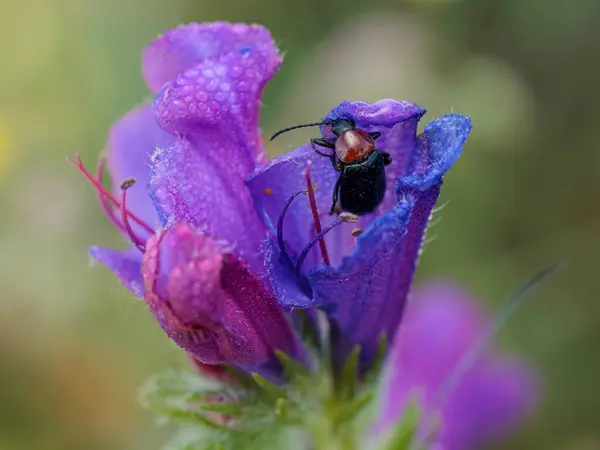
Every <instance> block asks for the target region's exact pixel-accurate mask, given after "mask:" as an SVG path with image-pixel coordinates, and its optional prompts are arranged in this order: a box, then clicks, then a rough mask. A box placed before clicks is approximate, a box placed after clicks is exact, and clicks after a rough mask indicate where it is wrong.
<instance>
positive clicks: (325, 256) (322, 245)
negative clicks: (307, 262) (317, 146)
mask: <svg viewBox="0 0 600 450" xmlns="http://www.w3.org/2000/svg"><path fill="white" fill-rule="evenodd" d="M304 175H305V177H306V186H307V188H308V198H309V200H310V210H311V211H312V215H313V220H314V221H315V230H316V232H317V234H320V233H321V231H323V227H321V219H320V217H319V211H318V210H317V200H316V199H315V191H314V189H313V184H312V181H311V179H310V163H309V164H308V165H307V166H306V172H305V173H304ZM319 247H320V248H321V255H322V256H323V263H325V264H326V265H328V266H329V265H331V262H330V260H329V253H328V252H327V244H326V243H325V238H324V237H322V238H321V239H319Z"/></svg>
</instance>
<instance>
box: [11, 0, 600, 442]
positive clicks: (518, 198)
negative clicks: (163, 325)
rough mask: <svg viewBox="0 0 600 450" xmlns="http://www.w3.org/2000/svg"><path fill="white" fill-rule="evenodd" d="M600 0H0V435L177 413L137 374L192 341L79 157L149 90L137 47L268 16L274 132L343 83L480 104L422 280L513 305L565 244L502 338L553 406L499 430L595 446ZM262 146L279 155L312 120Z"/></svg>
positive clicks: (137, 436) (26, 438)
mask: <svg viewBox="0 0 600 450" xmlns="http://www.w3.org/2000/svg"><path fill="white" fill-rule="evenodd" d="M598 5H600V3H598V2H593V1H589V2H586V1H581V2H560V1H559V0H550V1H547V2H536V1H535V0H508V1H505V2H484V1H481V0H461V1H443V0H435V1H434V0H411V1H398V0H377V1H372V2H364V1H360V0H332V1H329V2H325V3H323V2H317V1H305V2H278V1H276V0H246V1H244V2H240V1H237V0H222V1H220V2H211V1H208V0H196V1H192V0H174V1H171V2H164V1H159V0H146V1H142V0H130V1H128V2H123V1H117V0H106V1H103V2H94V1H91V0H82V1H80V0H30V1H27V2H17V1H16V0H3V1H1V2H0V53H1V54H2V61H3V64H2V70H0V186H1V187H2V189H0V207H1V211H2V214H1V215H0V231H1V232H0V287H1V289H2V290H1V292H2V297H1V299H0V381H1V383H0V449H2V450H5V449H6V450H15V449H19V450H20V449H23V450H55V449H56V450H79V449H86V450H96V449H98V450H114V449H127V450H137V449H139V450H142V449H143V450H151V449H159V448H160V447H161V445H162V443H163V442H164V440H165V438H166V436H167V435H168V434H169V432H170V430H169V429H165V428H159V427H156V426H155V423H154V418H153V417H152V415H151V414H150V413H147V412H146V411H144V410H142V409H141V407H140V406H139V405H138V404H137V400H136V396H137V388H138V386H139V385H140V384H141V383H142V382H143V380H144V379H145V378H146V377H148V376H149V375H151V374H153V373H154V372H157V371H160V370H164V369H167V368H172V367H180V366H183V365H185V364H187V362H186V361H185V357H184V355H183V354H182V352H180V351H179V350H177V349H176V348H175V347H174V346H173V345H172V344H171V343H170V342H169V341H168V339H167V338H166V336H164V334H163V332H162V331H161V330H160V329H159V327H158V325H157V324H156V323H155V321H154V319H153V318H152V317H151V315H150V313H149V312H148V310H147V308H146V307H145V304H144V303H143V301H140V300H137V299H134V298H133V297H132V296H131V295H130V294H129V293H127V292H126V291H125V290H124V288H123V287H121V286H120V284H119V282H118V281H117V280H116V278H115V277H114V276H113V275H112V274H110V273H109V272H108V271H107V270H105V269H104V268H103V267H100V266H99V265H97V264H90V258H89V256H88V254H87V249H88V247H89V246H91V245H103V246H107V247H113V248H123V247H124V246H125V245H126V244H125V243H124V242H123V241H122V239H121V238H120V236H119V235H118V233H117V232H116V231H115V230H114V229H113V228H112V227H111V225H110V224H109V222H108V220H106V219H105V218H104V217H103V215H102V213H101V212H100V211H99V208H98V207H97V205H96V203H95V194H94V192H93V189H92V188H91V187H90V186H89V185H87V184H86V183H85V181H84V180H83V178H82V177H81V176H80V175H79V174H78V173H76V171H75V170H74V169H73V168H72V167H71V166H69V165H68V164H66V163H65V161H64V158H65V156H73V155H74V154H75V153H81V154H82V155H83V158H84V160H85V161H86V162H88V163H92V162H94V161H95V160H96V157H97V155H98V153H99V151H100V149H102V148H103V147H104V145H105V140H106V133H107V130H108V128H109V126H110V125H111V123H112V122H113V121H114V120H115V119H116V118H117V117H119V116H121V115H122V114H124V113H125V112H126V111H128V110H129V108H131V107H132V106H133V105H136V104H139V103H140V102H141V101H143V100H145V99H147V98H149V93H148V91H147V88H146V87H145V84H144V82H143V79H142V76H141V73H140V54H141V52H142V50H143V48H144V46H145V45H147V44H148V43H149V42H150V41H151V40H152V39H153V38H154V37H155V36H157V35H158V34H159V33H161V32H162V31H164V30H165V29H167V28H171V27H174V26H176V25H178V24H180V23H184V22H189V21H208V20H217V19H221V20H230V21H248V22H258V23H262V24H264V25H266V26H267V27H269V28H270V29H271V31H272V33H273V35H274V37H275V39H276V41H277V42H278V43H279V45H280V47H281V49H282V50H283V51H284V52H285V64H283V66H282V68H281V70H280V72H279V73H278V74H277V76H276V77H275V79H274V80H273V81H272V82H271V83H269V84H268V86H267V88H266V92H265V96H264V98H263V104H264V108H263V117H262V127H263V130H264V134H265V135H270V134H272V133H273V132H275V131H276V130H278V129H280V128H283V127H286V126H290V125H294V124H296V123H306V122H311V121H314V120H318V119H319V118H320V117H323V115H325V114H326V113H327V111H328V110H329V109H330V108H331V107H333V106H334V105H336V104H337V103H338V102H339V101H340V100H342V99H349V100H365V101H375V100H378V99H380V98H383V97H392V98H398V99H409V100H413V101H416V102H418V103H420V104H422V105H423V106H425V107H427V109H428V114H427V115H426V116H425V118H424V119H423V120H424V122H427V121H428V120H431V119H433V118H434V117H436V116H439V115H441V114H444V113H446V112H450V111H451V110H454V111H456V112H461V113H464V114H467V115H470V116H471V117H472V118H473V125H474V131H473V133H472V135H471V137H470V140H469V143H468V145H467V147H466V149H465V153H464V156H463V157H462V158H461V159H460V160H459V162H458V163H457V165H456V167H455V168H453V170H452V172H451V173H450V174H449V175H448V176H447V177H446V180H445V185H444V190H443V196H442V199H441V200H440V204H444V203H446V202H447V201H450V204H449V205H448V206H447V207H446V208H444V210H443V211H441V212H440V213H439V214H438V217H439V218H441V219H442V221H441V222H440V223H439V224H437V225H435V226H434V227H433V229H432V230H431V232H430V235H435V236H436V240H435V241H434V242H433V243H432V244H430V245H428V246H427V247H426V248H425V252H424V255H423V258H422V261H421V264H420V268H419V280H420V281H424V280H426V279H427V278H429V277H430V276H434V275H435V276H444V277H447V278H454V279H456V280H458V281H459V282H461V283H463V284H464V285H466V287H467V288H469V289H470V290H473V291H474V292H476V293H478V294H479V295H480V297H481V299H482V302H486V303H487V304H488V305H489V306H490V307H492V308H494V307H497V306H498V305H499V304H500V302H501V301H502V300H503V299H505V298H506V297H507V296H508V295H509V294H510V293H511V292H512V291H513V290H514V289H515V288H516V286H517V285H519V284H520V283H521V282H522V281H523V280H525V279H527V278H528V277H530V276H531V275H532V274H533V273H535V272H536V271H537V270H538V269H539V268H540V267H542V266H546V265H547V264H548V263H549V262H551V261H554V260H556V259H563V258H569V259H570V260H571V265H570V266H569V268H568V270H566V271H564V272H563V273H562V274H560V275H559V276H557V277H556V278H555V279H553V280H551V281H550V283H549V285H548V286H546V287H543V288H542V289H540V290H539V291H538V293H537V294H535V295H532V296H531V298H530V299H529V300H528V303H526V304H525V307H524V308H522V309H521V310H520V311H519V312H518V313H517V314H516V315H515V317H514V318H513V319H511V321H510V323H509V324H508V325H507V326H506V327H505V328H504V329H503V331H502V333H501V334H500V336H499V338H498V340H499V343H500V345H501V346H502V347H504V348H508V349H510V350H511V351H513V352H515V353H517V354H520V355H522V356H523V357H524V358H525V359H527V360H529V361H531V363H532V364H534V365H536V366H537V367H538V368H539V370H540V372H541V373H542V376H543V378H544V379H545V386H546V394H545V398H544V400H543V402H542V404H541V405H540V410H539V413H538V415H537V417H536V418H535V419H534V420H533V421H532V422H531V423H530V424H528V426H527V427H526V428H525V429H524V431H523V432H522V433H521V434H520V435H518V436H516V437H515V438H514V439H513V440H511V441H508V442H506V443H504V444H502V445H503V446H498V447H494V448H506V449H508V448H510V449H527V450H531V449H538V448H539V449H541V448H543V449H566V448H573V449H579V448H581V449H588V448H590V449H591V448H597V447H594V445H597V443H598V442H600V430H599V429H598V424H597V418H598V417H600V390H598V389H597V383H598V380H599V379H600V357H599V354H598V351H597V342H599V339H600V327H598V317H600V303H599V302H598V300H597V299H598V296H599V295H600V282H599V281H598V277H597V274H596V272H597V255H598V254H599V253H600V237H599V233H598V230H599V226H600V215H599V211H600V210H599V209H598V208H597V207H596V205H598V204H599V203H600V188H599V185H600V184H599V183H598V180H599V179H600V158H599V157H598V155H599V153H598V148H599V146H600V132H599V131H598V130H599V129H598V126H597V123H598V119H600V87H599V86H598V83H597V81H598V78H599V72H600V67H599V66H600V62H599V61H598V58H597V57H595V55H598V54H599V53H598V52H599V50H600V27H598V23H599V21H600V6H598ZM285 136H286V137H285V138H283V136H282V138H280V139H279V140H278V141H275V142H274V143H267V145H268V151H269V152H270V154H271V155H272V156H274V155H276V154H279V153H282V152H285V151H287V150H288V149H289V148H290V147H295V146H297V145H300V144H304V143H306V142H307V140H308V138H310V137H314V129H306V130H298V131H297V132H294V133H288V134H286V135H285Z"/></svg>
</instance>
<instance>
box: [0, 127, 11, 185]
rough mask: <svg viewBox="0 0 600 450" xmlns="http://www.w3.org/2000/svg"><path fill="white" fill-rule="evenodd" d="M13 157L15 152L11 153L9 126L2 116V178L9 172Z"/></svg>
mask: <svg viewBox="0 0 600 450" xmlns="http://www.w3.org/2000/svg"><path fill="white" fill-rule="evenodd" d="M13 151H14V149H13ZM13 157H14V153H11V149H10V140H9V137H8V128H7V126H6V124H5V123H4V122H3V121H2V119H1V118H0V180H2V179H3V178H4V176H5V175H6V173H7V172H8V169H9V168H10V164H11V163H12V158H13Z"/></svg>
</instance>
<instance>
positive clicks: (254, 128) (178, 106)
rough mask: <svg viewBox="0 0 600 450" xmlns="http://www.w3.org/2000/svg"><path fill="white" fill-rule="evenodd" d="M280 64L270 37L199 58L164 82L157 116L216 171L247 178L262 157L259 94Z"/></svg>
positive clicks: (167, 128)
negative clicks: (211, 56) (200, 60)
mask: <svg viewBox="0 0 600 450" xmlns="http://www.w3.org/2000/svg"><path fill="white" fill-rule="evenodd" d="M242 47H243V48H242ZM232 50H233V49H232ZM280 63H281V57H280V56H279V54H278V53H277V49H276V48H275V46H274V45H273V42H272V41H271V40H270V39H269V40H267V41H258V42H255V43H254V44H253V45H249V46H248V45H245V44H244V45H240V47H239V48H237V47H236V50H235V51H231V52H229V53H222V54H219V55H217V56H215V57H213V58H206V59H203V60H202V62H200V63H199V64H196V65H194V66H193V67H191V68H189V69H188V70H186V71H185V72H183V73H180V74H179V75H178V76H177V77H176V78H175V79H173V80H171V81H170V82H168V83H167V84H165V85H164V86H163V88H162V89H161V91H160V92H159V93H158V94H157V96H156V98H155V100H154V107H155V113H156V117H157V120H158V122H159V124H160V126H161V127H162V128H163V129H165V130H166V131H168V132H169V133H172V134H176V135H180V136H184V137H186V138H187V139H189V140H192V141H194V142H195V143H196V144H197V148H198V149H199V150H200V151H201V152H202V155H203V157H204V158H206V159H211V160H213V162H215V164H218V165H219V166H220V167H221V170H223V171H228V172H231V173H233V174H236V175H238V176H239V177H240V178H246V177H247V176H248V175H249V174H250V173H251V172H252V171H253V170H254V168H255V166H256V164H257V162H262V161H263V159H264V155H263V154H262V151H263V149H262V141H261V138H260V132H259V131H260V130H259V128H258V117H259V111H260V97H261V95H262V90H263V87H264V85H265V83H266V82H267V81H268V80H269V79H270V78H271V77H272V76H273V75H274V73H275V71H276V70H277V67H278V66H279V64H280Z"/></svg>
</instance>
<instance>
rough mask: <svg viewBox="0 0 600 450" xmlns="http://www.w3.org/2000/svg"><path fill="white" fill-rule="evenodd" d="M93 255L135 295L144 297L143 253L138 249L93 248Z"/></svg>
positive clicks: (91, 252)
mask: <svg viewBox="0 0 600 450" xmlns="http://www.w3.org/2000/svg"><path fill="white" fill-rule="evenodd" d="M90 255H92V256H93V257H94V258H95V259H96V260H98V261H99V262H100V263H101V264H103V265H105V266H106V267H108V268H109V269H110V270H112V271H113V272H114V274H115V275H116V276H117V278H118V279H119V280H120V281H121V283H123V286H125V287H126V288H127V289H128V290H129V291H130V292H131V293H132V294H133V295H136V296H138V297H143V296H144V281H143V279H142V272H141V269H140V267H141V264H142V253H141V252H140V251H139V250H138V249H137V248H134V247H132V248H128V249H127V250H111V249H109V248H102V247H91V248H90Z"/></svg>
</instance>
